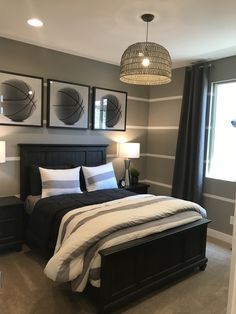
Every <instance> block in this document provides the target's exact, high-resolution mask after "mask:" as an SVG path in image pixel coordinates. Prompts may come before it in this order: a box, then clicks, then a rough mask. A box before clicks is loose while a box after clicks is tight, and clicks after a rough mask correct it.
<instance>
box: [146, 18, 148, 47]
mask: <svg viewBox="0 0 236 314" xmlns="http://www.w3.org/2000/svg"><path fill="white" fill-rule="evenodd" d="M147 42H148V22H147V30H146V43H147Z"/></svg>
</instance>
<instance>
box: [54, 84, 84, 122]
mask: <svg viewBox="0 0 236 314" xmlns="http://www.w3.org/2000/svg"><path fill="white" fill-rule="evenodd" d="M54 108H55V113H56V116H57V117H58V119H59V120H60V121H62V122H63V123H64V124H66V125H73V124H75V123H76V122H77V121H79V119H80V118H81V116H82V115H83V112H84V107H83V99H82V97H81V96H80V94H79V92H77V90H76V89H74V88H69V87H66V88H61V89H59V90H58V91H57V98H56V105H54Z"/></svg>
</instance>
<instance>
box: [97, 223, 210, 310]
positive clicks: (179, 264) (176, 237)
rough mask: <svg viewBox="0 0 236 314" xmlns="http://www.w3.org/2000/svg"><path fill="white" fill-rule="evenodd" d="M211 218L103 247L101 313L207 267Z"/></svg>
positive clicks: (101, 252)
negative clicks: (207, 236) (197, 269)
mask: <svg viewBox="0 0 236 314" xmlns="http://www.w3.org/2000/svg"><path fill="white" fill-rule="evenodd" d="M209 222H210V221H209V220H207V219H201V220H200V221H197V222H193V223H190V224H187V225H184V226H180V227H177V228H174V229H171V230H168V231H164V232H161V233H159V234H155V235H152V236H148V237H145V238H143V239H138V240H134V241H130V242H127V243H126V244H122V245H117V246H114V247H112V248H109V249H105V250H102V251H100V254H101V259H102V264H101V288H100V289H99V290H100V292H99V294H100V297H99V299H100V311H101V313H105V312H109V311H110V310H111V309H113V308H115V307H117V306H118V305H121V304H123V303H126V302H127V301H129V300H131V299H133V298H135V297H137V296H139V295H141V294H143V293H144V292H147V291H148V290H151V289H154V288H158V287H160V286H163V285H164V284H167V283H169V282H171V281H173V280H174V279H176V278H178V277H179V276H181V275H183V274H185V273H187V272H189V271H191V270H193V269H194V268H196V267H199V268H200V269H201V270H204V269H205V267H206V263H207V258H206V256H205V251H206V233H207V224H208V223H209Z"/></svg>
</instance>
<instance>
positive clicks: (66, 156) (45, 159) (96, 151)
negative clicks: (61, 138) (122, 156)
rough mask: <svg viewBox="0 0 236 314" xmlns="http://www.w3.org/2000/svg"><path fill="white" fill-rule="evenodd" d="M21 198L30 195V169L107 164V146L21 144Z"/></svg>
mask: <svg viewBox="0 0 236 314" xmlns="http://www.w3.org/2000/svg"><path fill="white" fill-rule="evenodd" d="M19 146H20V197H21V199H22V200H24V199H25V198H26V197H27V195H29V194H30V178H29V173H30V167H31V165H35V166H41V167H43V166H45V167H50V166H60V165H65V164H67V165H69V164H71V165H74V166H82V165H84V166H98V165H101V164H104V163H106V147H107V145H77V144H68V145H67V144H65V145H63V144H19Z"/></svg>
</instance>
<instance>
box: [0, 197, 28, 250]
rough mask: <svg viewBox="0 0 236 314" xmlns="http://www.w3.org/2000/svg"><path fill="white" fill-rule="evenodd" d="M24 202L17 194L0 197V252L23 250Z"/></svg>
mask: <svg viewBox="0 0 236 314" xmlns="http://www.w3.org/2000/svg"><path fill="white" fill-rule="evenodd" d="M23 209H24V202H22V201H21V200H20V199H19V198H17V197H15V196H9V197H0V252H3V251H4V250H6V249H15V250H17V251H20V250H21V246H22V222H23Z"/></svg>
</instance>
